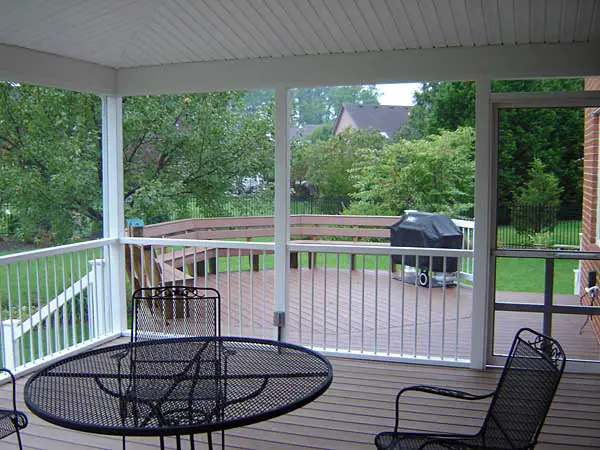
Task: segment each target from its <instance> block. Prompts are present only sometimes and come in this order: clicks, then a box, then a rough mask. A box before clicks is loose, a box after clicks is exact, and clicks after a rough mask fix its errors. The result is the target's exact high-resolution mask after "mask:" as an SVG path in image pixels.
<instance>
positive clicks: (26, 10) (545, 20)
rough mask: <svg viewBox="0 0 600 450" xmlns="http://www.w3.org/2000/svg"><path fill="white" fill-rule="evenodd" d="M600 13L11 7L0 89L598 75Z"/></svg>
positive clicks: (1, 39) (290, 4) (556, 4)
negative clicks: (5, 85) (11, 84)
mask: <svg viewBox="0 0 600 450" xmlns="http://www.w3.org/2000/svg"><path fill="white" fill-rule="evenodd" d="M599 50H600V0H519V1H517V2H515V1H513V0H485V1H481V0H463V1H442V0H428V1H424V0H394V1H386V0H371V1H363V0H343V1H342V0H310V1H307V0H304V1H302V2H297V1H292V0H235V1H234V0H172V1H164V0H103V1H97V0H61V1H40V0H19V1H4V2H2V3H0V78H2V79H7V80H12V81H20V82H34V83H38V84H45V85H53V86H58V87H67V88H70V89H78V90H88V91H93V92H98V93H117V94H119V95H138V94H150V93H167V92H189V91H211V90H224V89H248V88H258V87H274V86H289V87H303V86H310V85H312V86H315V85H331V84H334V83H337V84H338V85H341V84H364V83H375V82H377V83H384V82H401V81H427V80H458V79H463V80H464V79H471V80H472V79H480V78H482V77H483V78H485V77H488V78H501V79H502V78H516V77H521V78H524V77H536V76H584V75H595V74H598V73H600V61H599V58H597V57H596V56H597V55H598V54H599V53H600V52H599Z"/></svg>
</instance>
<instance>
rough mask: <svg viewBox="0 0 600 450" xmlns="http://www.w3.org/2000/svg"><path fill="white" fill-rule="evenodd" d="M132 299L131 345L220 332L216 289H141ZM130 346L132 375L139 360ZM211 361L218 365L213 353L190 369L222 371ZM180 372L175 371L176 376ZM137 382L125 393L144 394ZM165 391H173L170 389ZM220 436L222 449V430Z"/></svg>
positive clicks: (191, 443)
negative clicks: (200, 364)
mask: <svg viewBox="0 0 600 450" xmlns="http://www.w3.org/2000/svg"><path fill="white" fill-rule="evenodd" d="M132 301H133V304H132V320H133V323H132V333H131V342H132V344H133V343H136V342H140V341H146V340H150V339H168V338H178V337H190V336H220V335H221V320H220V312H221V304H220V303H221V295H220V293H219V291H218V290H216V289H213V288H203V287H192V286H160V287H150V288H140V289H137V290H136V291H135V292H134V293H133V296H132ZM132 349H133V350H132V351H131V352H130V360H131V371H132V373H133V374H134V377H135V371H136V370H137V369H136V366H138V364H137V362H138V361H137V356H136V350H135V347H134V346H132ZM207 351H216V346H214V345H213V346H211V347H210V349H209V350H207ZM211 363H212V365H215V364H219V361H218V359H217V358H216V356H215V357H214V358H212V359H211V358H210V357H208V358H206V355H205V356H204V357H203V358H202V364H203V366H204V367H203V368H198V367H195V368H193V369H192V368H189V370H195V371H200V370H202V371H206V370H221V368H220V367H212V366H211ZM207 364H208V366H207ZM209 366H210V367H209ZM180 375H181V374H178V376H180ZM176 378H177V377H176ZM174 383H177V381H174ZM140 384H143V383H135V381H134V382H133V383H132V384H131V385H130V388H129V393H128V394H127V395H131V393H132V392H131V391H132V390H133V391H134V394H135V395H142V396H143V393H142V392H141V390H140ZM142 390H143V388H142ZM168 390H169V391H172V390H173V388H169V389H168ZM218 390H219V388H218V387H217V388H215V389H213V390H211V389H208V391H209V392H212V393H213V395H218V394H216V392H217V391H218ZM209 395H210V394H209ZM217 403H218V402H217ZM221 436H222V446H223V448H224V446H225V444H224V432H223V433H222V434H221ZM208 441H209V447H210V448H212V436H211V434H210V433H209V434H208ZM180 445H181V444H180V439H179V436H177V448H180ZM190 446H191V448H192V449H193V448H194V436H193V435H190ZM163 447H164V438H162V437H161V448H163Z"/></svg>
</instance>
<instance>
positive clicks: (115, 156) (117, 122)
mask: <svg viewBox="0 0 600 450" xmlns="http://www.w3.org/2000/svg"><path fill="white" fill-rule="evenodd" d="M102 193H103V197H102V206H103V208H102V210H103V214H104V237H105V238H122V237H123V234H124V227H125V216H124V206H123V117H122V98H121V97H118V96H105V97H103V98H102ZM105 259H106V260H107V261H108V265H107V269H108V270H107V271H105V272H104V273H105V274H106V276H105V277H104V294H105V295H106V299H105V300H106V301H104V302H103V303H104V305H105V307H106V308H107V311H105V315H106V317H107V318H108V317H110V321H111V324H110V326H111V327H112V331H114V332H118V331H124V329H125V327H126V326H127V316H126V314H127V312H126V302H125V298H124V297H123V296H124V295H125V255H124V254H123V251H122V250H121V244H119V243H116V244H112V245H109V246H108V248H106V249H105Z"/></svg>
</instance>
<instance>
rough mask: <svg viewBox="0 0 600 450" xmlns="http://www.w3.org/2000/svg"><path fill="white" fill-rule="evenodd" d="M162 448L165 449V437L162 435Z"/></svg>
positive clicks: (161, 449)
mask: <svg viewBox="0 0 600 450" xmlns="http://www.w3.org/2000/svg"><path fill="white" fill-rule="evenodd" d="M160 450H165V437H164V436H161V437H160Z"/></svg>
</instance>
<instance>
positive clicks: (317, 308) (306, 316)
mask: <svg viewBox="0 0 600 450" xmlns="http://www.w3.org/2000/svg"><path fill="white" fill-rule="evenodd" d="M123 242H124V243H125V244H126V246H125V253H126V261H127V267H126V270H127V274H128V278H129V280H130V284H129V286H130V288H129V289H130V290H131V291H132V290H133V289H134V288H135V287H141V286H150V285H157V284H169V283H171V284H172V283H175V284H182V283H186V284H188V285H191V284H194V285H197V286H209V287H214V288H217V289H218V290H219V291H220V292H221V295H222V305H221V329H222V333H223V334H226V335H245V336H253V337H264V338H271V339H272V338H274V337H276V328H275V327H274V326H273V312H274V304H275V298H274V266H273V251H274V244H273V243H270V242H261V243H259V242H232V241H214V240H190V239H160V238H124V239H123ZM288 251H290V252H291V253H296V254H298V258H297V268H290V269H288V276H289V299H288V307H287V311H286V327H287V336H288V338H287V339H288V340H289V341H291V342H296V343H299V344H301V345H305V346H308V347H311V348H315V349H319V350H322V351H326V352H329V351H331V352H336V354H347V355H351V356H365V357H382V358H395V359H407V360H413V361H414V360H419V361H428V362H434V363H435V362H438V363H443V364H453V365H456V364H458V365H462V364H466V363H468V361H469V358H470V333H471V331H470V329H471V322H470V310H471V295H470V294H471V289H470V287H469V286H465V285H463V282H464V281H466V280H468V276H465V275H463V274H464V273H466V272H467V270H465V268H464V264H465V261H470V260H471V259H472V251H471V250H450V249H423V248H418V249H417V248H411V249H408V248H395V247H389V246H372V245H368V246H361V245H357V243H353V244H346V245H326V244H300V243H298V244H295V243H293V242H291V243H289V244H288ZM350 253H351V254H353V255H355V256H354V258H352V257H350V256H349V255H350ZM392 255H398V258H400V262H402V261H403V259H402V258H403V256H402V255H405V257H406V255H417V256H418V257H419V258H421V260H422V261H425V262H426V264H428V265H429V264H432V262H433V258H434V257H435V258H436V259H437V258H440V259H441V260H442V261H443V262H442V264H443V267H448V265H449V261H450V260H449V258H455V259H456V261H458V270H457V275H456V277H457V278H453V275H451V274H449V273H446V272H445V271H442V272H440V273H439V274H438V277H437V281H435V283H437V284H430V285H429V286H428V287H424V286H421V285H419V283H418V282H417V281H416V276H415V275H416V273H415V272H411V269H410V268H409V267H407V265H406V264H404V265H399V266H398V265H394V264H391V256H392ZM294 259H296V258H294ZM309 261H310V263H309ZM352 261H354V262H352ZM411 274H412V278H411ZM409 278H410V279H409ZM432 283H434V282H432ZM437 285H439V287H435V286H437Z"/></svg>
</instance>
